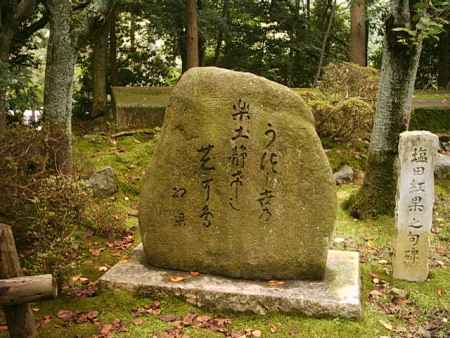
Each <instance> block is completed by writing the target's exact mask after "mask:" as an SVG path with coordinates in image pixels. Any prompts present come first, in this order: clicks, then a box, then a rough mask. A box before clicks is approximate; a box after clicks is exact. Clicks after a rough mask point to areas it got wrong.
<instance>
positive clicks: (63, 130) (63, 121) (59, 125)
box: [44, 0, 76, 174]
mask: <svg viewBox="0 0 450 338" xmlns="http://www.w3.org/2000/svg"><path fill="white" fill-rule="evenodd" d="M47 3H48V8H49V10H50V20H49V21H50V37H49V41H48V48H47V65H46V69H45V95H44V106H45V112H44V116H45V118H46V120H47V121H48V122H49V123H50V126H49V127H50V135H51V137H52V139H53V140H54V141H55V142H56V144H55V146H56V145H58V146H57V147H56V148H55V149H54V150H55V166H56V168H57V169H58V171H60V172H61V173H63V174H70V173H71V172H72V85H73V78H74V69H75V62H76V50H75V48H74V46H73V41H72V37H71V29H70V22H71V2H70V1H66V0H64V1H61V0H48V2H47Z"/></svg>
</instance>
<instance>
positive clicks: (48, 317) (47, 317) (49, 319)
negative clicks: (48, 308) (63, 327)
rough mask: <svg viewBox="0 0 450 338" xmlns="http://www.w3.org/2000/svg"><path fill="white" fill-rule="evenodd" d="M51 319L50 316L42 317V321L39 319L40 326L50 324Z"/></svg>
mask: <svg viewBox="0 0 450 338" xmlns="http://www.w3.org/2000/svg"><path fill="white" fill-rule="evenodd" d="M52 319H53V317H52V316H50V315H47V316H44V317H42V319H41V324H42V325H45V324H48V323H50V322H51V320H52Z"/></svg>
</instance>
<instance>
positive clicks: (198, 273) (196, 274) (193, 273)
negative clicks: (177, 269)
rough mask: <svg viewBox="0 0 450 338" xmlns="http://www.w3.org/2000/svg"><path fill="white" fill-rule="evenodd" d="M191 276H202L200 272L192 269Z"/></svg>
mask: <svg viewBox="0 0 450 338" xmlns="http://www.w3.org/2000/svg"><path fill="white" fill-rule="evenodd" d="M191 276H192V277H198V276H200V272H197V271H192V272H191Z"/></svg>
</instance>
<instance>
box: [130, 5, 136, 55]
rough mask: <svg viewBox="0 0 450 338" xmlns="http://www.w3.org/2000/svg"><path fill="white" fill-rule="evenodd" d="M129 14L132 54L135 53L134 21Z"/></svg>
mask: <svg viewBox="0 0 450 338" xmlns="http://www.w3.org/2000/svg"><path fill="white" fill-rule="evenodd" d="M130 14H131V20H130V51H131V52H132V53H134V52H136V21H135V18H134V17H133V13H130Z"/></svg>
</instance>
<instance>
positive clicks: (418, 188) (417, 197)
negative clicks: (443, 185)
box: [392, 131, 439, 282]
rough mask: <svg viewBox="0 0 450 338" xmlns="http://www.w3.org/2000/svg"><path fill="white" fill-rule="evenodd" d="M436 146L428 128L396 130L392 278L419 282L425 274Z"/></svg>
mask: <svg viewBox="0 0 450 338" xmlns="http://www.w3.org/2000/svg"><path fill="white" fill-rule="evenodd" d="M438 148H439V139H438V137H437V136H436V135H433V134H431V133H430V132H427V131H408V132H404V133H402V134H400V142H399V178H398V188H397V205H396V236H395V238H394V257H393V260H392V268H393V269H392V270H393V276H394V278H398V279H404V280H408V281H417V282H421V281H424V280H426V279H427V277H428V273H429V266H428V256H429V251H430V238H429V237H430V233H431V225H432V220H433V204H434V163H435V160H436V155H437V150H438Z"/></svg>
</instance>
